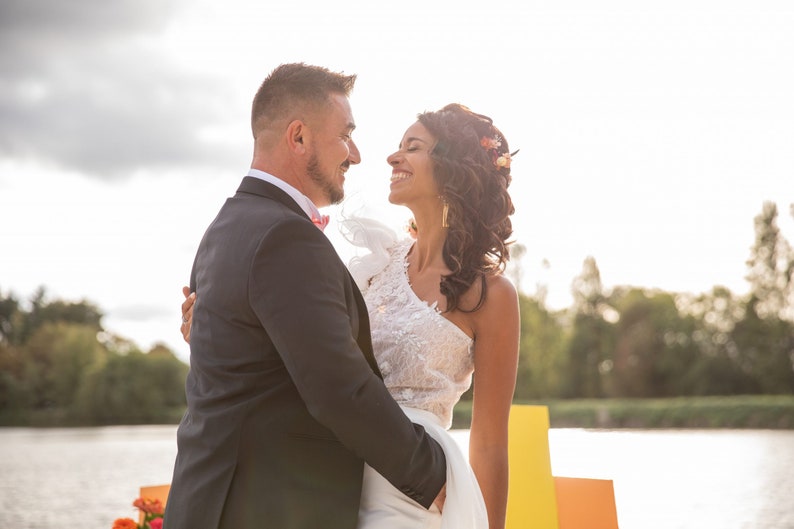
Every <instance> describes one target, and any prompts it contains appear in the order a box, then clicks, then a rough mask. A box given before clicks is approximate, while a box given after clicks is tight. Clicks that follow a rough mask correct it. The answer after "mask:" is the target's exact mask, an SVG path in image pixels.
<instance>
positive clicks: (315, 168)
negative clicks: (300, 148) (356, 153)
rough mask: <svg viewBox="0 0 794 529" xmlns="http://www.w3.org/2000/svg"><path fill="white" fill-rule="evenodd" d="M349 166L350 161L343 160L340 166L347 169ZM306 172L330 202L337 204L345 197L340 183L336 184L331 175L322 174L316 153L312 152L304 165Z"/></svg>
mask: <svg viewBox="0 0 794 529" xmlns="http://www.w3.org/2000/svg"><path fill="white" fill-rule="evenodd" d="M348 167H350V162H348V161H345V163H343V164H342V166H341V168H344V169H347V168H348ZM306 173H307V174H308V175H309V178H311V179H312V182H314V183H315V184H316V185H317V187H319V188H320V190H321V191H322V192H323V194H324V195H325V196H326V198H328V201H329V202H330V203H331V204H338V203H340V202H341V201H342V199H343V198H345V190H344V188H343V187H342V185H341V184H337V183H336V182H334V180H333V176H329V175H326V174H323V172H322V170H321V169H320V162H319V161H318V160H317V155H316V154H312V155H311V157H310V158H309V164H308V166H307V167H306Z"/></svg>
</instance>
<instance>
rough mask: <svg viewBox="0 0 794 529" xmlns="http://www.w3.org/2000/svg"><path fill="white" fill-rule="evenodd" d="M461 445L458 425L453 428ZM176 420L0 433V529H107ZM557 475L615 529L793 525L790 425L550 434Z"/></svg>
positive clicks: (161, 452)
mask: <svg viewBox="0 0 794 529" xmlns="http://www.w3.org/2000/svg"><path fill="white" fill-rule="evenodd" d="M453 433H454V435H455V437H456V439H457V440H458V442H459V443H460V444H461V446H463V447H465V446H466V444H467V441H468V432H466V431H455V432H453ZM175 435H176V427H175V426H119V427H107V428H69V429H43V430H39V429H27V428H6V429H0V529H12V528H13V529H50V528H52V529H62V528H64V527H86V528H92V529H93V528H98V529H103V528H107V529H110V527H111V526H112V523H113V520H114V519H116V518H119V517H125V516H129V517H132V518H135V517H136V516H137V512H136V510H135V509H134V508H133V507H132V505H131V503H132V500H133V499H135V498H136V497H137V495H138V487H139V486H141V485H157V484H162V483H168V482H170V481H171V470H172V466H173V462H174V456H175V455H176V440H175ZM549 443H550V447H551V448H550V450H551V461H552V471H553V473H554V475H556V476H570V477H589V478H601V479H611V480H613V482H614V489H615V500H616V503H617V510H618V523H619V525H620V528H621V529H657V528H658V529H662V528H663V529H684V528H686V529H689V528H692V529H794V431H791V430H786V431H774V430H651V431H648V430H613V431H606V430H580V429H551V430H550V431H549Z"/></svg>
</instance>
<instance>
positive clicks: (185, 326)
mask: <svg viewBox="0 0 794 529" xmlns="http://www.w3.org/2000/svg"><path fill="white" fill-rule="evenodd" d="M182 294H183V295H184V296H185V301H183V302H182V325H181V326H180V327H179V330H180V331H181V332H182V338H184V339H185V341H186V342H187V343H190V324H191V323H192V322H193V304H194V303H195V302H196V293H195V292H192V293H191V292H190V287H182Z"/></svg>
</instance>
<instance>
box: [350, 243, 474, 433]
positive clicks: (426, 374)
mask: <svg viewBox="0 0 794 529" xmlns="http://www.w3.org/2000/svg"><path fill="white" fill-rule="evenodd" d="M411 244H412V241H411V240H409V239H406V240H404V241H399V242H396V243H395V244H393V245H391V246H390V247H389V248H387V249H386V252H387V253H388V257H389V259H388V261H387V263H388V264H386V267H385V268H383V269H382V271H380V272H379V273H377V274H375V276H374V277H372V278H371V279H370V280H369V281H368V282H367V283H365V284H363V285H362V286H363V288H362V290H363V292H364V299H365V300H366V302H367V307H368V309H369V317H370V325H371V329H372V346H373V349H374V352H375V358H376V359H377V361H378V366H379V367H380V370H381V372H382V373H383V378H384V382H385V383H386V387H387V388H388V389H389V392H390V393H391V395H392V396H393V397H394V399H395V400H396V401H397V403H398V404H401V405H403V406H408V407H411V408H418V409H422V410H426V411H429V412H431V413H433V414H435V415H436V416H437V417H438V418H439V419H440V420H441V423H442V424H443V425H444V426H445V427H446V428H449V427H450V425H451V424H452V408H453V407H454V406H455V404H456V403H457V402H458V400H459V399H460V396H461V395H462V394H463V392H464V391H466V390H467V389H468V388H469V386H470V385H471V376H472V372H473V371H474V358H473V347H472V345H473V341H472V339H471V338H469V337H468V336H467V335H466V334H465V333H464V332H463V331H462V330H461V329H460V328H459V327H457V326H456V325H455V324H454V323H452V322H451V321H449V320H447V319H446V318H445V317H444V316H442V315H441V313H440V312H439V311H438V310H437V309H436V306H435V303H434V304H433V305H429V304H428V303H427V302H425V301H422V300H421V299H419V297H417V296H416V294H415V293H414V291H413V290H412V288H411V285H410V283H409V280H408V272H407V267H408V262H407V260H406V256H407V255H408V252H409V250H410V249H411ZM384 261H385V259H384Z"/></svg>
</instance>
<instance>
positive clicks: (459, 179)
mask: <svg viewBox="0 0 794 529" xmlns="http://www.w3.org/2000/svg"><path fill="white" fill-rule="evenodd" d="M418 119H419V122H420V123H421V124H422V125H423V126H424V127H425V128H426V129H427V130H428V132H430V134H432V135H433V136H434V137H435V138H436V139H437V143H436V145H435V146H434V148H433V150H432V151H431V153H430V158H431V160H433V165H434V168H433V175H434V178H435V181H436V184H437V185H438V189H439V190H440V192H441V196H442V197H443V199H444V200H445V201H446V202H447V204H448V205H449V213H448V216H447V222H448V224H449V228H448V232H447V239H446V242H445V243H444V250H443V255H444V262H445V264H446V265H447V267H449V269H450V270H451V273H450V274H449V275H445V276H444V277H442V279H441V293H442V294H444V296H445V297H446V298H447V310H448V311H453V310H455V309H458V310H462V311H464V312H474V311H476V310H477V309H479V308H480V307H481V306H482V304H483V302H484V301H485V296H486V281H485V279H486V277H487V276H489V275H493V274H496V273H498V272H501V271H503V270H504V268H505V265H506V264H507V261H508V260H509V259H510V250H509V245H510V242H509V241H508V240H507V239H508V238H509V237H510V236H511V235H512V233H513V225H512V223H511V222H510V218H509V216H510V215H512V214H513V212H514V211H515V208H514V207H513V201H512V200H511V199H510V194H509V193H508V192H507V187H508V186H509V185H510V181H511V175H510V164H509V160H510V158H509V154H508V156H507V157H506V158H507V163H506V164H502V165H499V164H498V163H497V161H496V159H497V156H498V155H502V154H506V153H509V152H510V148H509V146H508V143H507V140H506V139H505V137H504V135H503V134H502V133H501V131H500V130H499V129H497V128H496V127H495V126H494V125H493V121H492V120H491V118H489V117H488V116H484V115H482V114H477V113H475V112H472V111H471V110H469V109H468V108H467V107H465V106H463V105H460V104H457V103H453V104H450V105H447V106H445V107H444V108H442V109H441V110H438V111H435V112H424V113H422V114H419V116H418ZM483 139H485V140H483ZM491 140H493V141H498V142H501V145H500V146H499V147H497V148H496V150H494V149H489V148H488V147H486V146H483V145H482V142H483V141H485V142H486V143H487V142H488V141H491ZM501 162H504V159H503V160H501ZM477 280H480V284H481V290H480V296H479V301H478V302H477V304H476V305H475V306H474V307H473V308H469V309H464V308H462V307H460V298H461V296H462V295H463V294H464V293H465V292H466V291H468V290H469V289H470V288H471V286H472V285H473V284H474V282H475V281H477Z"/></svg>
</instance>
